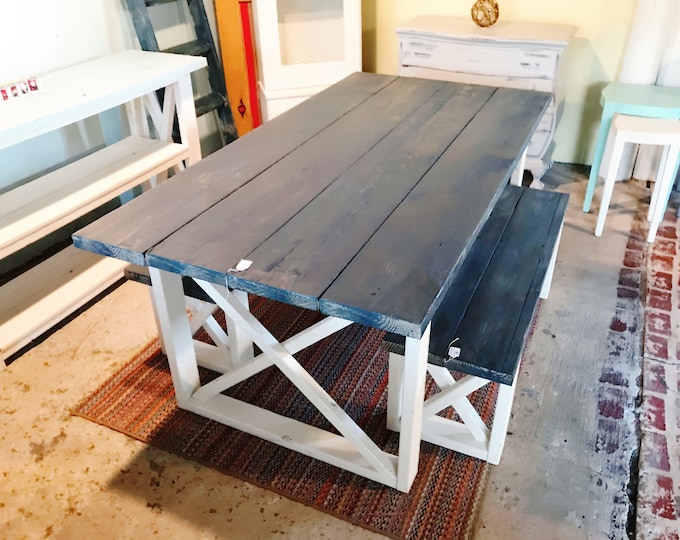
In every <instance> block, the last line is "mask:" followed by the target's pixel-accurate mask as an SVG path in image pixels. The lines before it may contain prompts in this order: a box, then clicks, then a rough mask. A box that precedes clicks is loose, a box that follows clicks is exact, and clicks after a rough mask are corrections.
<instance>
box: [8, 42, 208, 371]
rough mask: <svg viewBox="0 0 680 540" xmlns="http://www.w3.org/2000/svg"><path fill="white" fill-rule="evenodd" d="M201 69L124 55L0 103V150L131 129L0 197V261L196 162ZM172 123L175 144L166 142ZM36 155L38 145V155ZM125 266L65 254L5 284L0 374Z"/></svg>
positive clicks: (173, 57)
mask: <svg viewBox="0 0 680 540" xmlns="http://www.w3.org/2000/svg"><path fill="white" fill-rule="evenodd" d="M205 65H206V60H205V58H203V57H195V56H186V55H181V54H166V53H159V52H147V51H122V52H119V53H117V54H112V55H110V56H106V57H103V58H97V59H94V60H91V61H89V62H84V63H82V64H78V65H76V66H71V67H67V68H64V69H60V70H57V71H53V72H50V73H46V74H44V75H43V76H42V77H41V86H42V90H41V92H40V93H39V94H36V95H33V96H30V97H26V98H22V99H19V100H18V101H15V102H11V101H9V102H6V103H0V149H3V148H9V147H11V146H13V145H15V144H18V143H20V142H22V141H27V140H30V139H33V138H35V137H37V136H39V135H42V134H44V133H47V132H50V131H53V130H56V129H60V128H63V127H65V126H68V125H70V124H74V123H76V122H79V121H80V120H83V119H84V118H87V117H89V116H93V115H99V114H102V113H104V112H105V111H107V110H109V109H112V108H114V107H118V106H121V105H125V108H126V111H127V117H128V118H127V119H128V124H129V126H130V136H128V137H125V138H124V139H122V140H120V141H115V142H113V141H112V143H111V144H109V145H107V146H105V147H104V148H101V149H97V150H96V151H94V152H93V153H91V154H89V155H87V156H84V157H81V158H80V159H78V160H76V161H73V162H72V163H69V164H67V165H64V166H63V167H60V168H58V169H56V170H54V171H51V172H48V173H46V174H44V175H42V176H40V177H38V178H35V179H33V180H31V181H30V182H27V183H24V184H22V185H20V186H18V187H16V188H13V189H10V190H9V191H5V192H2V193H0V259H3V258H5V257H8V256H10V255H12V254H13V253H16V252H18V251H19V250H21V249H23V248H26V247H27V246H30V244H32V243H33V242H36V241H38V240H40V239H42V238H44V237H46V236H47V235H49V234H50V233H52V232H54V231H56V230H57V229H59V228H60V227H63V226H65V225H68V224H70V223H72V222H73V221H75V220H76V219H77V218H79V217H81V216H83V215H85V214H86V213H87V212H89V211H91V210H94V209H95V208H98V207H100V206H101V205H103V204H104V203H106V202H107V201H109V200H111V199H113V198H115V197H117V196H119V195H121V194H122V193H125V192H126V191H128V190H130V189H132V188H134V187H135V186H139V185H143V184H144V183H146V182H147V181H149V180H150V179H152V178H153V177H159V178H163V177H164V176H166V175H167V171H168V170H169V169H182V168H184V167H185V166H188V165H193V164H194V163H196V162H198V161H199V160H200V159H201V148H200V141H199V138H198V127H197V123H196V111H195V108H194V96H193V89H192V84H191V73H192V72H194V71H196V70H198V69H200V68H202V67H204V66H205ZM159 89H165V98H164V100H163V104H159V102H158V99H157V98H156V94H155V92H156V90H159ZM175 116H176V117H177V124H178V129H179V134H180V138H181V141H180V142H175V141H174V140H173V138H172V127H173V122H174V119H175ZM148 119H150V120H151V125H152V126H153V128H154V129H153V132H154V133H152V132H151V131H152V130H151V129H150V123H149V120H148ZM40 151H41V148H40V147H39V145H36V148H35V152H36V153H37V152H40ZM152 222H153V220H151V219H149V223H150V226H151V225H152ZM126 266H127V264H126V263H125V262H123V261H116V260H113V259H109V258H106V257H101V256H97V255H94V254H92V253H87V252H84V251H82V250H78V249H76V248H74V247H73V246H67V247H66V248H64V249H62V250H61V251H58V252H57V253H56V254H54V255H52V256H50V257H49V258H47V259H45V260H44V261H42V262H40V263H39V264H36V265H33V266H32V267H30V268H29V269H28V270H26V271H25V272H23V273H21V274H19V275H18V276H17V277H15V278H13V279H12V280H10V281H7V282H6V283H3V284H2V285H1V286H0V368H2V367H3V366H4V362H3V360H5V359H6V358H8V357H9V356H10V355H12V354H13V353H15V352H17V351H18V350H20V349H21V348H22V347H23V346H24V345H27V344H28V343H30V341H31V340H33V339H35V338H36V337H38V336H39V335H40V334H42V333H43V332H45V331H46V330H48V329H49V328H50V327H51V326H53V325H55V324H56V323H58V322H59V321H60V320H62V319H63V318H65V317H66V316H67V315H69V314H70V313H72V312H73V311H75V310H76V309H78V308H79V307H81V306H82V305H84V304H85V303H87V302H88V301H89V300H91V299H92V298H94V297H95V296H96V295H97V294H99V293H100V292H102V291H104V290H105V289H106V288H107V287H109V286H111V285H112V284H113V283H115V282H116V281H118V280H120V279H121V278H122V277H123V269H124V268H125V267H126Z"/></svg>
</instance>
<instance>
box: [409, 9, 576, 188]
mask: <svg viewBox="0 0 680 540" xmlns="http://www.w3.org/2000/svg"><path fill="white" fill-rule="evenodd" d="M574 31H575V28H574V27H572V26H563V25H555V24H538V23H520V22H510V21H503V20H502V19H501V20H499V21H498V22H497V23H496V24H494V25H493V26H491V27H489V28H480V27H479V26H477V25H476V24H475V23H474V22H473V21H472V19H471V18H469V17H468V18H463V17H435V16H423V17H418V18H416V19H413V20H412V21H409V22H407V23H405V24H403V25H402V26H400V27H398V28H397V29H396V32H397V35H398V36H399V75H404V76H409V77H423V78H428V79H441V80H446V81H457V82H463V83H468V84H481V85H488V86H501V87H508V88H524V89H531V90H540V91H543V92H550V93H551V94H552V95H553V99H552V101H551V103H550V105H549V107H548V109H547V110H546V113H545V115H544V116H543V118H542V119H541V122H540V124H539V126H538V128H537V129H536V132H535V134H534V136H533V137H532V139H531V142H530V143H529V148H528V150H527V160H526V168H527V169H528V170H530V171H531V173H532V175H533V177H534V184H533V186H534V187H541V186H542V184H541V182H540V178H541V177H542V176H543V174H544V173H545V171H546V170H547V169H548V168H549V167H550V166H551V165H552V161H551V156H552V151H553V146H554V143H553V134H554V132H555V127H556V126H557V122H558V121H559V119H560V116H561V113H562V108H563V100H564V92H563V86H564V77H563V74H562V73H561V72H562V66H563V65H564V62H562V58H563V56H564V52H565V49H566V48H567V45H568V43H569V40H570V39H571V36H572V35H573V34H574Z"/></svg>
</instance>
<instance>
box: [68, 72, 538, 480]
mask: <svg viewBox="0 0 680 540" xmlns="http://www.w3.org/2000/svg"><path fill="white" fill-rule="evenodd" d="M549 101H550V96H549V94H546V93H541V92H534V91H528V90H517V89H507V88H494V87H488V86H475V85H467V84H459V83H452V82H444V81H434V80H424V79H417V78H407V77H396V76H388V75H379V74H370V73H355V74H352V75H350V76H349V77H347V78H345V79H343V80H342V81H340V82H338V83H336V84H335V85H333V86H331V87H329V88H328V89H326V90H324V91H323V92H321V93H319V94H317V95H315V96H313V97H311V98H310V99H308V100H307V101H305V102H304V103H302V104H300V105H298V106H297V107H295V108H293V109H291V110H290V111H288V112H286V113H285V114H283V115H281V116H279V117H277V118H275V119H273V120H272V121H270V122H268V123H266V124H264V125H263V126H261V127H259V128H258V129H256V130H254V131H253V132H251V133H249V134H247V135H245V136H244V137H242V138H240V139H238V140H236V141H234V142H233V143H231V144H229V145H228V146H226V147H224V148H222V149H220V150H218V151H217V152H215V153H214V154H212V155H210V156H208V157H207V158H204V159H203V160H202V161H200V162H198V163H196V164H194V165H192V166H191V167H190V168H188V169H186V170H185V171H182V172H180V173H178V174H177V175H175V176H174V177H172V178H170V179H169V180H167V181H166V182H164V183H162V184H161V185H159V186H157V187H156V188H155V189H153V190H151V191H149V192H148V193H144V194H142V195H141V196H139V197H137V198H136V199H134V200H132V201H131V202H129V203H127V204H125V205H123V206H121V207H120V208H118V209H116V210H115V211H113V212H110V213H109V214H107V215H105V216H104V217H101V218H100V219H98V220H97V221H95V222H93V223H91V224H90V225H88V226H86V227H85V228H84V229H82V230H80V231H78V232H77V233H76V234H74V236H73V241H74V244H75V245H76V246H77V247H79V248H82V249H85V250H89V251H92V252H95V253H99V254H102V255H106V256H110V257H116V258H119V259H122V260H125V261H128V262H131V263H134V264H137V265H142V266H145V267H148V271H149V274H150V276H151V282H152V287H151V291H152V298H153V300H154V305H155V310H156V315H157V322H158V325H159V333H160V337H161V343H162V346H163V348H164V351H165V353H166V354H167V356H168V361H169V365H170V371H171V373H172V378H173V384H174V388H175V393H176V397H177V402H178V405H179V406H180V407H181V408H184V409H187V410H190V411H193V412H194V413H197V414H199V415H203V416H206V417H208V418H211V419H213V420H217V421H219V422H222V423H224V424H227V425H230V426H232V427H235V428H238V429H240V430H243V431H246V432H248V433H251V434H253V435H256V436H258V437H261V438H264V439H267V440H269V441H272V442H274V443H277V444H280V445H283V446H286V447H288V448H290V449H293V450H296V451H299V452H303V453H305V454H307V455H310V456H312V457H315V458H317V459H320V460H323V461H325V462H327V463H330V464H332V465H335V466H338V467H341V468H344V469H347V470H349V471H351V472H353V473H356V474H359V475H363V476H364V477H367V478H369V479H372V480H375V481H378V482H381V483H383V484H385V485H388V486H391V487H394V488H396V489H398V490H401V491H404V492H407V491H408V490H409V488H410V486H411V484H412V482H413V479H414V477H415V475H416V472H417V467H418V457H419V451H420V442H421V441H420V426H421V417H422V408H423V407H422V403H423V397H424V387H425V376H426V369H427V353H428V344H429V332H430V321H431V319H432V316H433V314H434V313H435V312H436V310H437V308H438V306H439V303H440V301H441V299H442V298H443V297H444V295H445V293H446V291H447V288H448V287H449V285H450V283H451V282H452V280H453V279H454V278H455V276H456V272H457V270H458V268H459V267H460V265H461V261H462V260H463V258H464V257H465V254H466V253H467V251H468V249H469V247H470V245H471V243H472V242H473V241H474V239H475V236H476V234H477V232H478V231H479V230H480V228H481V226H482V225H483V223H484V221H485V220H486V218H487V217H488V215H489V214H490V212H491V210H492V209H493V207H494V204H495V202H496V200H497V198H498V197H499V195H500V193H501V191H502V190H503V187H504V186H505V185H507V183H508V181H511V182H514V183H518V182H519V181H520V180H521V172H522V170H523V163H522V160H523V156H524V155H525V150H526V147H527V144H528V142H529V139H530V137H531V135H532V134H533V132H534V130H535V128H536V126H537V124H538V122H539V120H540V118H541V116H542V115H543V113H544V110H545V109H546V107H547V106H548V103H549ZM509 271H511V269H509ZM187 279H191V280H193V281H194V282H195V284H197V285H198V286H200V288H201V289H202V291H204V292H205V293H206V294H207V295H208V296H209V297H210V299H211V302H208V303H206V306H207V307H205V308H204V309H197V310H195V311H194V313H193V315H192V316H191V317H187V315H186V313H187V307H186V306H187V304H186V302H187V299H186V298H185V296H184V289H183V280H187ZM248 294H255V295H259V296H262V297H266V298H269V299H273V300H278V301H281V302H285V303H287V304H291V305H294V306H299V307H302V308H307V309H311V310H317V311H319V312H320V313H321V314H323V315H324V316H325V318H323V319H322V320H321V321H320V322H318V323H317V324H315V325H313V326H312V327H310V328H308V329H306V330H304V331H302V332H300V333H299V334H297V335H296V336H294V337H291V338H289V339H287V340H285V341H283V342H279V341H277V340H276V339H275V338H274V336H272V334H271V333H270V332H269V331H268V330H267V329H266V328H265V327H264V326H263V325H262V324H261V323H260V322H259V321H258V320H257V319H256V318H255V317H254V316H253V314H252V313H251V312H250V311H249V309H248ZM211 306H212V307H211ZM215 306H218V307H219V308H221V309H222V310H223V311H224V314H225V316H226V331H222V329H221V328H219V327H217V326H216V325H215V324H214V320H213V319H212V313H213V311H214V308H215ZM352 323H359V324H362V325H367V326H370V327H374V328H378V329H382V330H386V331H389V332H393V333H397V334H400V335H402V336H405V338H406V354H405V366H404V379H403V380H404V381H406V382H405V383H404V384H403V385H402V387H401V390H400V391H401V396H400V400H401V404H402V410H401V411H402V412H401V414H402V418H401V430H400V434H399V451H398V454H397V455H394V454H391V453H388V452H385V451H383V450H382V449H381V448H379V446H378V445H377V444H376V443H375V442H374V441H373V440H371V438H370V437H369V436H368V435H367V434H366V433H364V432H363V431H362V430H361V429H360V428H359V427H358V426H357V424H356V423H355V422H354V420H353V419H352V418H350V416H349V415H348V414H347V413H346V412H345V411H344V410H343V409H342V408H341V407H340V406H338V404H337V403H336V402H335V401H333V399H332V398H331V397H330V396H329V395H328V394H327V393H326V392H325V391H324V389H323V388H322V387H321V386H320V385H319V384H318V383H317V382H316V381H315V380H314V379H313V378H312V376H311V375H310V374H309V373H307V372H306V371H305V370H304V369H303V368H302V367H301V366H300V364H299V363H298V362H297V360H296V359H295V356H294V355H295V354H296V353H297V352H299V351H300V350H302V349H304V348H306V347H308V346H310V345H312V344H313V343H316V342H318V341H320V340H321V339H323V338H325V337H327V336H329V335H331V334H333V333H335V332H337V331H338V330H340V329H342V328H344V327H346V326H348V325H350V324H352ZM200 325H204V326H205V327H206V328H207V329H208V332H209V333H210V335H211V336H212V340H213V341H214V345H207V344H205V343H201V342H198V341H196V340H194V339H193V338H192V335H193V334H194V333H195V332H196V330H197V328H198V327H200ZM253 344H255V345H257V348H258V349H255V348H254V347H253ZM260 351H261V352H260ZM256 353H257V354H256ZM272 365H275V366H277V367H278V369H280V370H281V371H282V372H283V373H284V374H285V375H286V377H288V378H289V379H290V380H291V381H292V382H293V384H295V386H296V387H297V388H298V389H299V390H300V391H301V392H302V393H303V394H304V395H305V396H306V397H307V398H308V399H309V400H310V401H311V402H312V403H313V404H314V405H315V406H316V407H317V409H318V410H319V411H320V412H321V413H322V414H323V415H324V416H325V417H326V418H327V419H328V420H329V421H330V423H331V424H332V425H333V427H334V428H335V429H336V430H337V433H331V432H330V431H326V430H322V429H319V428H317V427H313V426H309V425H306V424H304V423H303V422H301V421H298V420H296V419H291V418H286V417H283V416H280V415H277V414H275V413H273V412H271V411H267V410H264V409H261V408H258V407H255V406H253V405H250V404H247V403H244V402H240V401H237V400H235V399H233V398H231V397H227V396H226V395H224V394H222V392H223V391H224V390H226V389H228V388H230V387H232V386H233V385H235V384H237V383H238V382H240V381H243V380H245V379H246V378H248V377H250V376H252V375H254V374H256V373H258V372H260V371H262V370H264V369H266V368H268V367H270V366H272ZM198 366H206V367H209V368H210V369H212V370H214V371H217V372H218V376H217V377H216V378H214V379H213V380H212V381H211V382H208V383H205V384H202V383H201V381H200V379H199V371H198Z"/></svg>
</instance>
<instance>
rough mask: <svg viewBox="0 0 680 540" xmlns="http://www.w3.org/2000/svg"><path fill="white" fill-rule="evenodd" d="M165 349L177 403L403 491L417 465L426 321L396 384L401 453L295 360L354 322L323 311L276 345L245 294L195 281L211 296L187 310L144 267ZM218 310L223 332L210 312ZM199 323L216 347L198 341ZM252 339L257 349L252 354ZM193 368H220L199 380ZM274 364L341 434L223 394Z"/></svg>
mask: <svg viewBox="0 0 680 540" xmlns="http://www.w3.org/2000/svg"><path fill="white" fill-rule="evenodd" d="M149 273H150V276H151V282H152V295H153V298H154V303H155V306H156V310H157V317H158V323H159V329H160V333H161V335H162V336H163V347H164V350H165V353H166V354H167V356H168V361H169V365H170V372H171V374H172V380H173V385H174V387H175V394H176V396H177V403H178V406H179V407H180V408H182V409H186V410H189V411H192V412H194V413H196V414H199V415H201V416H204V417H207V418H210V419H212V420H215V421H218V422H221V423H223V424H226V425H228V426H231V427H234V428H236V429H239V430H241V431H244V432H246V433H250V434H252V435H255V436H257V437H260V438H262V439H265V440H268V441H271V442H273V443H276V444H278V445H281V446H284V447H286V448H289V449H291V450H294V451H296V452H300V453H303V454H305V455H308V456H311V457H313V458H316V459H319V460H321V461H324V462H327V463H330V464H331V465H335V466H337V467H340V468H343V469H346V470H348V471H350V472H352V473H355V474H358V475H361V476H364V477H366V478H369V479H371V480H375V481H376V482H380V483H382V484H385V485H387V486H390V487H393V488H396V489H398V490H400V491H403V492H408V490H409V489H410V487H411V484H412V483H413V480H414V478H415V476H416V473H417V470H418V458H419V454H420V440H421V426H422V418H423V399H424V392H425V375H426V365H427V352H428V346H429V336H430V331H429V326H428V327H427V329H426V331H425V332H424V333H423V335H422V337H421V338H420V339H416V338H410V337H407V338H406V353H405V360H404V363H403V381H405V382H404V383H403V384H402V385H400V389H399V397H398V400H399V403H400V404H401V410H400V435H399V453H398V455H393V454H390V453H388V452H385V451H383V450H382V449H380V448H379V447H378V446H377V445H376V444H375V443H374V442H373V441H372V440H371V439H370V437H369V436H368V435H367V434H366V433H365V432H364V431H363V430H362V429H361V428H360V427H359V426H358V425H357V424H356V423H355V422H354V420H353V419H352V418H351V417H350V416H349V415H348V414H347V413H346V412H345V411H344V410H343V409H342V408H341V407H340V406H339V405H338V404H337V403H336V402H335V401H334V400H333V398H332V397H331V396H329V395H328V393H327V392H326V391H325V390H324V389H323V388H322V387H321V386H320V385H319V384H318V383H317V382H316V381H315V380H314V379H313V378H312V377H311V375H310V374H309V373H307V371H305V370H304V368H302V366H301V365H300V364H299V363H298V361H297V360H296V359H295V357H294V354H295V353H297V352H298V351H300V350H302V349H304V348H306V347H309V346H310V345H312V344H314V343H317V342H318V341H320V340H322V339H324V338H325V337H327V336H329V335H331V334H333V333H335V332H337V331H338V330H341V329H342V328H345V327H347V326H349V325H350V324H352V321H348V320H344V319H340V318H336V317H326V318H325V319H323V320H321V321H320V322H318V323H316V324H314V325H313V326H311V327H310V328H308V329H306V330H303V331H302V332H300V333H298V334H297V335H295V336H293V337H291V338H289V339H287V340H285V341H284V342H282V343H280V342H279V341H277V340H276V338H275V337H274V336H272V335H271V333H270V332H269V331H268V330H267V329H266V328H265V327H264V326H262V324H261V323H260V322H259V321H258V320H257V319H256V318H255V317H254V316H253V315H252V314H251V313H250V311H249V309H248V298H247V294H246V293H244V292H241V291H229V289H228V288H227V287H226V286H220V285H215V284H212V283H209V282H206V281H202V280H199V279H195V281H196V283H197V284H198V285H199V286H200V287H201V288H202V289H203V290H204V291H205V292H206V293H207V294H208V295H209V296H210V298H211V299H212V300H213V301H214V305H213V304H210V303H206V305H205V306H202V307H201V306H199V307H198V309H196V310H194V311H193V313H192V315H191V320H190V318H189V317H188V316H187V308H186V301H185V297H184V289H183V286H182V277H181V276H180V275H179V274H174V273H171V272H167V271H164V270H159V269H156V268H153V267H150V268H149ZM217 307H219V308H221V309H222V310H223V311H224V313H225V316H226V320H227V333H226V334H225V333H224V332H223V331H222V329H221V328H220V327H219V326H218V325H216V323H215V321H214V319H213V318H212V314H213V312H214V310H215V309H216V308H217ZM200 326H204V327H205V328H206V331H208V333H209V334H210V335H211V336H212V337H213V339H214V340H215V342H216V345H209V344H205V343H201V342H197V341H196V340H194V339H193V334H194V333H195V332H196V331H197V330H198V328H199V327H200ZM253 343H255V344H257V346H258V347H259V348H260V349H261V350H262V351H263V352H262V354H260V355H258V356H254V354H253V347H252V345H253ZM198 366H203V367H207V368H209V369H211V370H214V371H217V372H219V373H222V375H221V376H219V377H217V379H215V380H213V381H211V382H209V383H207V384H205V385H201V382H200V379H199V372H198ZM270 366H276V367H277V368H278V369H280V370H281V372H282V373H283V374H284V375H285V376H286V377H287V378H288V379H289V380H290V381H291V382H292V383H293V384H294V385H295V386H296V387H297V388H298V389H299V390H300V391H301V392H302V393H303V394H304V396H305V397H306V398H307V399H309V400H310V402H311V403H312V404H314V406H315V407H316V408H317V409H318V410H319V411H320V412H321V413H322V414H323V415H324V416H325V417H326V419H328V421H329V422H330V423H331V424H332V425H333V426H334V427H335V428H336V429H337V430H338V431H339V432H340V435H336V434H334V433H330V432H328V431H326V430H322V429H319V428H316V427H313V426H309V425H306V424H304V423H302V422H299V421H297V420H294V419H291V418H287V417H284V416H281V415H279V414H276V413H273V412H271V411H268V410H265V409H262V408H260V407H257V406H254V405H251V404H248V403H244V402H242V401H239V400H236V399H234V398H231V397H227V396H225V395H223V394H221V392H222V391H224V390H226V389H228V388H230V387H231V386H233V385H235V384H237V383H239V382H241V381H243V380H245V379H247V378H249V377H251V376H253V375H255V374H257V373H259V372H261V371H262V370H264V369H266V368H268V367H270Z"/></svg>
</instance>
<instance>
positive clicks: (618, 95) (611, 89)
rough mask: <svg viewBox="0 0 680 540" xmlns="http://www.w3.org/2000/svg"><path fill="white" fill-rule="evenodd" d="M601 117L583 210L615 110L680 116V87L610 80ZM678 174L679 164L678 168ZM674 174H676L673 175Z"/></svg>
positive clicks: (586, 206) (598, 166) (590, 191)
mask: <svg viewBox="0 0 680 540" xmlns="http://www.w3.org/2000/svg"><path fill="white" fill-rule="evenodd" d="M600 103H601V104H602V120H600V129H599V131H598V132H597V140H596V141H595V152H594V153H593V164H592V166H591V169H590V178H588V187H587V189H586V197H585V200H584V201H583V211H584V212H588V211H589V210H590V203H591V202H592V200H593V193H594V191H595V186H596V185H597V179H598V177H599V173H600V165H601V164H602V154H603V153H604V147H605V144H606V142H607V135H608V134H609V128H610V126H611V122H612V117H613V116H614V114H616V113H621V114H627V115H631V116H645V117H648V118H676V119H678V118H680V88H673V87H669V86H654V85H649V84H629V83H611V84H608V85H607V86H606V87H605V89H604V90H603V91H602V97H601V98H600ZM675 174H676V175H677V167H676V170H675ZM673 178H675V175H674V176H673Z"/></svg>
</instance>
